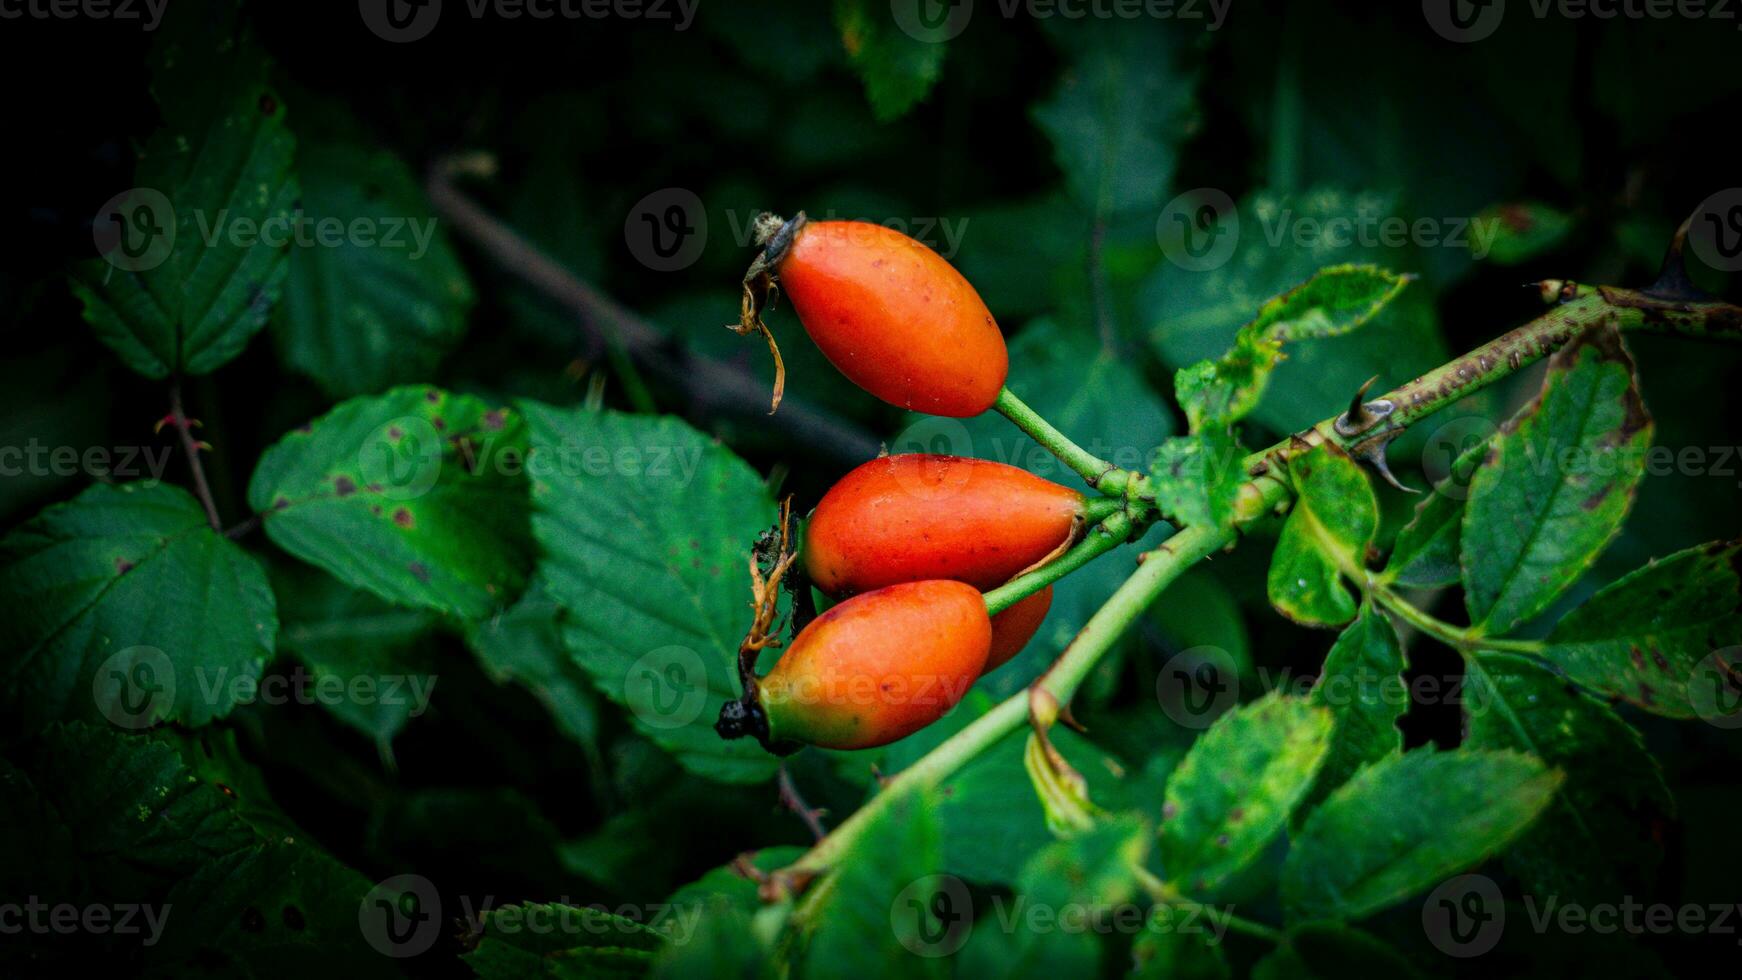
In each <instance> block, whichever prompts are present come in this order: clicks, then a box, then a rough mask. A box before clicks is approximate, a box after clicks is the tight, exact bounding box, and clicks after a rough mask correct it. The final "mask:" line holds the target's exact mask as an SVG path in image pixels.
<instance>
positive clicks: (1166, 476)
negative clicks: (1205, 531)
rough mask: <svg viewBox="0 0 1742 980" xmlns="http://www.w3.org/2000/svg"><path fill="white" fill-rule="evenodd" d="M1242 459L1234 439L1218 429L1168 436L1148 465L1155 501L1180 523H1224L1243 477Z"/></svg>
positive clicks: (1165, 512)
mask: <svg viewBox="0 0 1742 980" xmlns="http://www.w3.org/2000/svg"><path fill="white" fill-rule="evenodd" d="M1244 461H1245V453H1244V452H1243V451H1242V450H1241V448H1240V443H1239V442H1237V441H1236V440H1235V439H1234V437H1233V436H1232V435H1230V434H1229V433H1228V432H1227V431H1226V430H1224V429H1218V428H1212V429H1209V430H1206V431H1203V432H1199V433H1197V434H1196V435H1189V436H1174V437H1172V438H1170V439H1168V440H1167V441H1166V442H1164V443H1162V444H1161V448H1159V449H1157V450H1156V452H1155V461H1154V462H1153V463H1151V464H1150V467H1149V474H1150V478H1151V479H1152V480H1153V486H1154V488H1155V504H1156V506H1157V507H1159V508H1160V509H1161V513H1162V514H1164V515H1166V517H1167V519H1168V520H1169V521H1170V522H1172V523H1173V524H1175V525H1177V526H1180V527H1205V526H1212V527H1221V526H1224V525H1227V524H1229V523H1230V522H1232V521H1233V519H1234V503H1235V500H1236V498H1237V497H1238V496H1239V489H1240V486H1241V484H1243V483H1244V482H1245V481H1246V470H1245V467H1243V466H1242V465H1241V464H1242V463H1243V462H1244Z"/></svg>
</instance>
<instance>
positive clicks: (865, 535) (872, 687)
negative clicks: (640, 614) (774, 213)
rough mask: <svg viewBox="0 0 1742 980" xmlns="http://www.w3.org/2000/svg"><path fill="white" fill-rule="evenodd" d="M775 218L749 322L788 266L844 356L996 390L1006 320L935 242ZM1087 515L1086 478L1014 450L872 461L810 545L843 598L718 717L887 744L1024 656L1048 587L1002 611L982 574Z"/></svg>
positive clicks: (821, 340) (1053, 540)
mask: <svg viewBox="0 0 1742 980" xmlns="http://www.w3.org/2000/svg"><path fill="white" fill-rule="evenodd" d="M762 234H763V236H764V237H765V238H766V249H765V251H764V252H763V254H762V255H761V256H760V257H759V258H758V259H757V261H756V264H755V265H753V266H752V267H751V271H750V274H749V275H747V276H746V278H745V312H744V322H743V324H742V325H741V328H740V329H741V330H742V331H743V332H749V331H751V330H762V331H764V332H765V333H766V330H767V328H766V327H764V326H763V325H762V323H761V310H762V307H763V305H764V304H765V303H766V302H767V301H768V299H769V298H770V297H771V296H772V294H773V292H774V290H775V289H776V288H777V287H776V284H777V283H778V288H779V289H781V290H784V291H785V293H786V294H787V296H788V297H789V298H790V300H791V302H792V306H793V309H794V310H795V312H796V313H797V314H798V318H799V320H800V322H801V323H803V325H804V328H805V332H806V333H808V334H809V335H810V337H811V339H812V340H814V341H815V342H816V344H817V346H818V347H819V348H820V349H821V350H822V352H823V353H824V354H825V355H826V356H827V357H828V359H829V361H830V362H831V363H833V364H834V365H835V367H837V368H839V369H840V371H841V373H842V374H844V375H846V376H847V377H848V378H849V379H850V380H851V381H853V382H854V383H855V384H857V385H859V386H860V387H861V388H864V389H865V390H866V391H868V392H870V393H871V394H873V395H876V396H877V397H878V398H881V399H883V400H884V401H886V402H889V403H891V404H893V405H897V406H900V407H902V408H908V409H913V410H916V411H922V412H928V413H931V414H935V415H946V416H952V417H967V416H972V415H977V414H979V413H981V412H983V411H985V410H986V409H988V408H990V407H991V406H992V405H993V403H994V402H995V401H996V400H997V398H998V395H999V392H1000V391H1001V390H1002V389H1003V387H1004V380H1005V375H1006V372H1007V371H1008V367H1009V359H1008V355H1007V354H1006V351H1005V347H1004V337H1003V335H1002V333H1000V331H999V329H998V324H997V323H996V322H995V321H994V320H993V319H992V314H991V313H990V312H989V311H988V310H987V309H986V304H985V303H984V302H983V301H982V300H981V299H980V296H979V294H978V293H976V292H975V291H974V288H973V286H971V285H969V283H968V281H967V280H966V279H964V278H963V277H962V275H961V273H959V272H957V271H956V270H955V269H954V268H953V267H951V266H950V264H949V263H948V262H945V261H944V260H943V259H942V258H941V257H939V256H938V255H937V253H935V252H933V251H932V250H931V249H929V248H926V247H925V246H924V245H922V244H920V243H919V242H917V241H915V240H913V239H911V238H909V237H907V236H906V235H903V234H901V233H900V232H897V231H894V230H891V229H888V228H884V227H882V226H879V225H874V224H867V223H864V222H857V221H820V222H807V221H805V219H804V216H803V215H802V214H800V215H799V216H798V217H797V218H795V219H793V220H792V221H790V222H784V223H781V222H778V220H777V219H776V221H775V223H773V224H770V225H766V226H765V230H764V231H763V233H762ZM771 343H772V341H771ZM776 356H777V357H778V352H777V353H776ZM1084 525H1085V510H1084V498H1083V496H1082V494H1080V493H1078V492H1076V491H1074V490H1071V489H1069V488H1067V487H1062V486H1058V485H1057V484H1054V483H1051V482H1048V481H1046V480H1043V479H1041V478H1039V477H1037V476H1034V475H1032V474H1030V473H1028V472H1026V471H1024V470H1021V469H1018V468H1016V467H1014V466H1006V465H1004V464H1002V463H995V462H990V461H986V460H979V459H971V458H965V457H957V456H937V455H921V454H913V455H899V456H885V457H882V458H879V459H874V460H872V461H870V462H868V463H865V464H864V465H862V466H860V467H858V468H857V469H855V470H853V471H852V472H851V473H848V474H847V475H846V476H845V477H843V478H842V479H841V481H840V482H839V483H836V484H835V485H834V487H832V488H831V489H830V490H829V491H828V493H827V494H825V495H824V496H823V498H822V500H821V501H820V502H819V503H818V504H817V507H816V510H815V511H814V512H813V513H812V514H811V516H810V518H809V519H808V521H807V522H806V525H805V529H804V533H803V535H802V542H801V544H800V546H799V561H800V562H801V564H802V566H803V569H804V572H805V576H806V578H808V580H809V582H810V584H812V585H814V586H815V587H816V588H817V590H818V591H820V592H822V593H824V594H825V595H827V596H829V597H831V598H833V599H836V600H839V602H838V603H837V604H836V605H834V606H833V607H831V608H829V609H828V610H827V611H825V612H824V613H822V614H821V615H820V616H818V617H817V618H816V619H814V620H813V621H811V622H810V623H809V624H808V625H806V626H805V627H804V628H803V629H802V630H801V631H800V632H799V634H798V636H797V637H796V638H794V640H793V641H792V645H791V647H790V648H789V649H787V650H786V651H785V653H784V654H783V655H782V656H781V658H780V661H779V662H778V663H777V664H776V665H775V666H774V668H773V669H772V670H771V671H770V672H769V673H768V674H767V675H766V676H764V677H760V678H755V677H749V676H747V677H746V687H747V688H748V689H747V690H746V691H745V694H744V697H743V698H742V699H741V700H738V701H732V702H728V703H727V705H726V706H725V708H724V709H723V710H722V711H721V714H720V721H719V722H718V724H716V726H715V727H716V729H717V730H718V731H719V733H720V734H721V735H722V736H725V737H727V738H738V737H742V736H745V735H754V736H756V737H757V738H758V739H759V740H760V741H761V742H762V743H763V744H764V745H765V746H768V747H770V748H771V749H774V750H776V751H787V750H790V749H792V748H796V747H797V746H800V745H816V746H821V747H824V748H831V749H863V748H872V747H875V746H879V745H884V744H887V743H889V742H893V741H895V740H896V739H900V738H903V737H905V736H907V735H910V734H912V733H914V732H916V731H918V730H919V729H921V728H924V727H925V726H927V725H929V724H931V723H932V722H934V721H936V720H938V718H940V717H942V716H943V715H944V713H946V712H947V711H949V709H950V708H951V707H953V706H954V705H955V704H956V702H957V701H959V700H960V699H961V698H962V696H963V695H964V694H966V692H967V690H968V689H969V687H971V686H972V685H973V683H974V682H975V681H976V680H978V679H979V678H980V677H981V676H982V675H984V674H985V673H987V672H989V671H992V670H995V669H997V668H998V667H999V666H1001V665H1003V664H1004V663H1006V662H1007V661H1009V660H1010V658H1011V657H1013V656H1015V655H1016V653H1017V652H1018V651H1020V650H1021V649H1022V647H1023V646H1024V645H1025V644H1026V643H1027V642H1028V640H1029V639H1030V638H1031V637H1032V636H1033V635H1034V634H1035V632H1036V631H1037V630H1038V629H1039V628H1040V625H1041V622H1042V620H1044V619H1045V617H1046V614H1047V610H1048V608H1049V607H1050V606H1051V604H1052V588H1051V586H1047V587H1046V588H1044V589H1042V590H1040V591H1038V592H1035V593H1034V594H1032V595H1029V596H1027V597H1026V598H1024V599H1021V600H1020V601H1018V602H1016V603H1015V604H1013V605H1011V606H1010V607H1009V608H1007V609H1004V610H1003V611H1001V612H999V613H998V614H997V615H996V616H989V615H988V612H987V607H986V602H985V598H984V596H983V595H982V593H983V591H985V590H989V589H993V588H996V587H998V586H1000V585H1003V584H1004V583H1006V582H1008V581H1010V580H1011V579H1012V578H1015V577H1016V576H1017V575H1020V574H1021V573H1022V572H1024V571H1026V570H1028V569H1030V568H1033V567H1035V566H1037V565H1039V564H1042V563H1044V562H1045V561H1047V560H1048V559H1049V558H1051V557H1053V556H1055V555H1057V554H1059V553H1060V552H1062V551H1063V550H1064V549H1065V548H1067V547H1069V545H1070V544H1071V543H1072V542H1073V541H1074V540H1075V539H1076V538H1077V536H1078V535H1079V534H1080V533H1081V532H1082V530H1083V527H1084Z"/></svg>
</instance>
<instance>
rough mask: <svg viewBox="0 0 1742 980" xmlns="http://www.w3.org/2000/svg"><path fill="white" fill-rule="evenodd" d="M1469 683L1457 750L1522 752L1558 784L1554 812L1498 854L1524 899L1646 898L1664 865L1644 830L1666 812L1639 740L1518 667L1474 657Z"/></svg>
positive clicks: (1662, 791)
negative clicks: (1559, 779) (1561, 779)
mask: <svg viewBox="0 0 1742 980" xmlns="http://www.w3.org/2000/svg"><path fill="white" fill-rule="evenodd" d="M1468 676H1469V681H1470V684H1471V687H1472V689H1471V692H1470V694H1471V697H1470V698H1469V703H1470V704H1471V711H1470V717H1469V730H1468V734H1467V735H1466V736H1465V738H1464V744H1465V745H1467V746H1470V747H1471V748H1478V749H1516V750H1518V751H1521V752H1529V753H1531V754H1532V755H1534V756H1536V757H1537V758H1539V759H1541V760H1543V761H1544V762H1546V763H1547V764H1549V765H1551V766H1555V767H1557V768H1559V769H1560V770H1562V771H1563V772H1565V773H1566V776H1567V779H1566V783H1565V785H1564V786H1563V787H1562V788H1561V792H1560V794H1559V796H1558V797H1557V798H1556V801H1555V805H1554V806H1552V807H1550V808H1549V810H1548V811H1547V812H1546V813H1544V814H1543V817H1542V819H1541V820H1540V821H1538V823H1537V824H1536V826H1535V827H1533V828H1531V830H1530V832H1529V833H1527V834H1525V835H1524V836H1523V837H1522V838H1520V839H1519V841H1518V843H1517V844H1515V845H1513V847H1512V850H1511V851H1509V852H1508V853H1507V857H1506V864H1507V867H1508V868H1510V869H1512V870H1513V872H1514V873H1515V874H1517V875H1518V876H1519V878H1520V879H1522V880H1523V881H1524V883H1525V887H1526V890H1527V891H1528V892H1530V893H1532V894H1536V895H1558V896H1561V899H1562V900H1563V901H1568V902H1583V903H1600V902H1610V901H1614V900H1616V899H1619V898H1621V897H1623V896H1625V895H1638V894H1649V893H1650V886H1651V884H1652V877H1653V872H1655V870H1656V868H1657V865H1658V864H1659V862H1661V861H1662V859H1663V847H1662V844H1661V843H1660V842H1659V841H1657V840H1656V839H1654V838H1655V834H1654V830H1653V828H1654V825H1658V824H1661V823H1662V822H1663V821H1664V820H1665V819H1666V818H1667V817H1668V816H1669V815H1670V814H1671V813H1672V812H1673V811H1674V808H1675V804H1674V802H1673V801H1672V800H1671V799H1670V795H1669V789H1668V787H1666V786H1665V785H1664V782H1663V774H1662V772H1661V771H1660V770H1659V769H1658V765H1657V760H1656V759H1654V758H1652V756H1651V754H1650V753H1649V752H1647V751H1646V750H1645V745H1644V742H1643V740H1642V739H1641V738H1640V735H1639V733H1638V732H1637V731H1634V730H1633V728H1632V727H1631V726H1629V725H1628V724H1627V723H1626V722H1624V721H1622V720H1621V719H1620V718H1619V717H1617V716H1616V715H1615V713H1614V712H1613V711H1610V710H1609V708H1608V706H1606V705H1604V704H1602V703H1600V702H1598V701H1595V700H1592V699H1591V698H1588V697H1586V696H1585V695H1583V694H1580V693H1579V692H1578V691H1576V690H1574V689H1573V688H1572V687H1570V686H1569V685H1568V684H1567V682H1566V681H1565V680H1563V679H1562V678H1560V677H1557V676H1555V675H1554V674H1552V673H1550V672H1548V671H1546V670H1544V669H1542V668H1541V667H1538V666H1537V665H1536V664H1534V663H1532V662H1531V661H1529V660H1525V659H1524V658H1522V657H1515V656H1511V655H1509V654H1496V653H1481V654H1479V655H1478V656H1477V657H1476V658H1475V659H1474V661H1473V662H1471V663H1470V664H1469V670H1468Z"/></svg>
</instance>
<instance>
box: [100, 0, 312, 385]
mask: <svg viewBox="0 0 1742 980" xmlns="http://www.w3.org/2000/svg"><path fill="white" fill-rule="evenodd" d="M150 64H151V93H152V97H153V99H154V100H155V101H156V103H157V106H158V109H159V110H160V112H161V114H162V118H163V125H162V126H161V127H160V128H159V129H158V130H157V131H156V132H155V133H153V134H152V136H151V138H150V139H149V140H148V141H147V142H146V144H145V148H144V150H143V152H142V153H141V155H140V158H139V163H138V166H137V167H136V168H135V170H134V174H133V183H134V191H133V193H131V195H130V196H129V198H128V199H126V200H125V201H123V202H121V203H119V204H118V205H116V206H115V208H114V209H112V210H110V211H108V212H106V213H105V214H102V215H99V216H98V219H97V220H98V222H99V226H98V227H99V230H100V231H107V230H113V231H115V232H116V234H117V236H118V241H117V244H116V246H114V247H112V248H110V249H109V250H108V251H107V252H106V258H105V259H93V260H90V261H87V262H82V263H80V264H79V265H78V266H77V267H76V268H75V269H74V270H73V279H72V289H73V293H74V295H76V296H77V297H78V298H79V300H80V301H81V302H82V303H83V305H84V317H85V320H86V322H88V323H90V324H91V326H92V328H93V329H94V330H95V331H96V333H97V336H98V337H100V338H101V339H102V340H103V342H104V343H106V344H108V345H109V346H110V347H112V348H113V349H114V350H115V352H116V353H117V354H119V355H120V356H121V359H122V360H123V361H125V362H126V363H127V365H128V366H129V367H131V368H132V369H133V370H135V371H138V372H139V373H140V374H143V375H145V376H146V377H149V378H164V377H168V376H170V375H171V374H205V373H207V372H209V371H213V370H215V369H217V368H218V367H219V366H220V365H222V364H224V363H225V362H226V361H228V360H230V359H231V358H233V357H235V356H236V355H237V354H239V353H241V351H242V348H243V347H244V346H246V345H247V343H248V340H249V339H250V338H251V337H253V335H254V334H255V332H256V331H258V330H259V329H260V328H261V327H262V326H263V325H264V324H265V323H266V319H267V317H268V315H269V314H270V313H271V311H272V306H273V304H274V303H275V302H276V301H277V299H278V296H279V293H280V291H281V290H282V288H283V284H284V278H285V275H286V272H287V271H288V269H289V265H288V262H287V261H286V259H287V256H286V254H285V249H284V248H283V247H282V243H281V242H280V241H279V240H278V239H277V238H275V237H274V236H275V235H276V236H282V237H288V235H289V231H290V226H289V221H290V218H291V214H292V212H293V210H294V208H295V202H296V200H297V195H298V189H297V182H296V177H295V174H294V173H293V171H292V158H293V156H294V155H295V149H296V140H295V139H294V138H293V137H292V136H291V134H290V131H289V130H288V129H287V128H285V125H284V116H285V109H284V105H283V103H282V101H281V100H280V99H279V98H278V96H277V95H276V94H275V93H274V92H273V91H272V89H271V88H270V87H269V86H268V85H267V81H266V76H267V71H268V66H267V61H266V58H265V55H264V53H263V52H262V51H261V49H260V46H259V45H258V44H257V43H256V42H255V40H254V37H253V34H252V32H251V31H249V30H247V29H246V27H245V25H244V24H243V23H242V21H241V16H240V14H239V12H238V9H237V5H236V4H235V3H234V0H226V2H222V3H220V4H218V5H217V6H216V8H215V9H208V8H204V7H202V8H198V9H188V10H185V11H183V10H171V11H170V12H169V14H168V15H167V16H166V18H165V23H164V25H163V30H162V31H161V32H160V33H158V35H157V39H156V43H155V44H154V45H153V48H152V52H151V57H150ZM117 218H118V219H119V220H120V221H122V222H125V225H126V227H125V228H121V227H117V226H114V225H111V226H108V227H107V228H106V227H105V226H104V225H103V222H111V221H115V220H117ZM112 263H113V264H112Z"/></svg>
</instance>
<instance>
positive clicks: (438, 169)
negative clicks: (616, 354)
mask: <svg viewBox="0 0 1742 980" xmlns="http://www.w3.org/2000/svg"><path fill="white" fill-rule="evenodd" d="M479 163H480V160H479V158H477V157H450V158H447V159H444V160H439V161H437V162H436V164H435V165H434V166H433V167H431V168H430V172H429V179H428V186H427V191H428V193H429V198H430V203H431V204H432V205H434V207H435V210H436V213H437V214H439V215H441V217H442V219H443V220H445V221H447V222H448V223H449V224H451V225H452V226H453V227H454V228H455V229H457V230H458V231H459V233H460V234H461V235H462V236H464V237H465V238H467V239H469V240H470V241H471V242H472V243H473V244H475V245H477V246H478V247H479V248H480V249H482V250H483V251H484V253H485V254H487V255H489V256H490V257H491V258H492V259H494V260H495V261H496V262H497V264H499V265H501V266H502V267H503V268H504V269H506V270H508V271H509V272H511V273H513V274H514V275H515V276H518V277H519V278H520V279H521V280H523V281H525V282H526V284H527V285H529V286H531V287H532V288H534V289H536V290H538V291H539V292H541V293H543V294H544V295H545V296H546V297H548V298H549V299H550V300H552V301H553V302H555V303H557V304H558V305H559V306H561V307H563V308H564V309H565V310H567V311H568V312H569V313H571V314H572V315H573V316H574V317H575V319H577V320H578V321H580V324H581V327H582V328H583V329H584V330H585V331H586V332H587V333H588V334H590V335H591V336H593V337H594V338H596V339H598V340H600V341H602V342H603V343H605V344H606V345H607V346H616V347H618V348H620V349H621V350H622V352H623V353H624V354H625V355H627V356H628V357H629V358H630V359H631V360H633V361H634V362H635V363H637V364H640V365H641V366H642V367H643V368H644V369H645V370H647V371H648V372H649V373H651V374H653V375H654V376H656V377H658V378H660V379H661V380H663V381H664V382H666V383H667V384H670V385H672V386H673V387H675V388H677V389H678V390H679V391H680V392H682V393H683V396H684V400H685V402H686V403H687V405H688V406H689V408H690V410H691V413H692V414H694V415H697V416H702V417H718V416H731V417H735V418H739V419H741V420H753V421H757V422H761V423H764V424H767V425H771V426H774V427H775V428H777V429H779V430H780V431H782V432H783V433H784V434H785V435H786V436H788V437H789V438H791V439H792V440H793V441H795V442H798V443H801V444H803V445H804V446H806V447H807V448H809V449H811V450H813V451H816V452H819V453H821V454H823V455H825V456H829V457H832V458H834V459H835V460H836V461H838V462H843V463H859V462H863V461H865V460H867V459H870V458H871V457H873V456H875V455H877V452H878V449H879V441H878V440H877V438H876V437H874V436H873V435H872V434H871V433H870V432H869V431H867V430H865V429H864V428H862V427H860V426H858V425H855V424H853V423H852V422H849V421H847V420H845V419H842V418H840V417H838V416H836V415H834V414H832V413H830V412H827V411H824V410H822V409H819V408H815V407H813V406H809V405H806V404H804V403H803V402H799V401H795V400H788V401H787V402H785V403H784V404H783V405H782V407H781V409H780V411H779V412H778V413H777V414H774V415H769V414H768V411H767V405H768V390H767V387H766V386H765V385H764V384H763V383H762V382H761V381H758V380H757V379H756V378H755V377H753V376H751V375H750V374H747V373H745V372H743V371H740V370H738V369H736V368H734V367H732V366H730V365H727V364H723V363H721V362H719V361H715V360H711V359H709V358H706V357H703V356H701V355H699V354H696V353H694V352H692V351H688V350H685V349H684V348H683V347H682V346H680V345H678V344H676V343H673V342H672V340H671V339H670V338H669V337H667V336H666V335H665V334H664V332H663V331H661V330H660V329H659V328H658V327H655V326H654V325H653V324H651V323H649V322H648V321H646V320H644V319H642V318H641V317H640V316H638V315H637V314H635V313H634V312H633V311H631V310H629V309H627V308H625V307H624V306H622V305H621V304H619V303H618V302H617V301H616V300H614V299H612V298H611V297H609V296H607V295H605V294H604V293H602V292H600V291H599V290H598V289H597V288H596V287H594V286H593V285H592V284H591V283H588V282H587V281H585V280H583V279H581V278H580V277H578V276H576V275H575V274H574V273H572V272H570V271H569V270H567V269H565V268H563V267H562V265H561V264H559V263H558V262H557V261H556V260H554V259H552V258H551V257H550V256H548V255H546V254H545V253H544V252H543V251H541V250H539V248H538V247H537V246H536V245H534V244H532V243H531V242H529V241H527V240H526V239H525V238H523V237H521V235H520V234H519V233H518V232H516V231H515V230H514V229H512V228H510V227H508V226H507V225H506V224H504V223H503V222H501V221H500V220H498V219H497V218H496V217H495V216H493V215H491V214H490V213H489V212H488V211H486V210H484V208H483V207H481V206H480V205H479V204H478V203H477V202H476V201H474V200H472V199H471V198H470V197H467V196H466V195H465V194H464V193H462V192H461V191H460V190H459V188H458V187H456V186H455V183H454V181H455V179H456V178H457V177H459V176H462V175H464V174H467V173H477V172H479V171H480V170H481V169H482V168H481V167H480V166H479ZM722 322H724V320H723V319H722ZM722 329H723V328H722Z"/></svg>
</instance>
